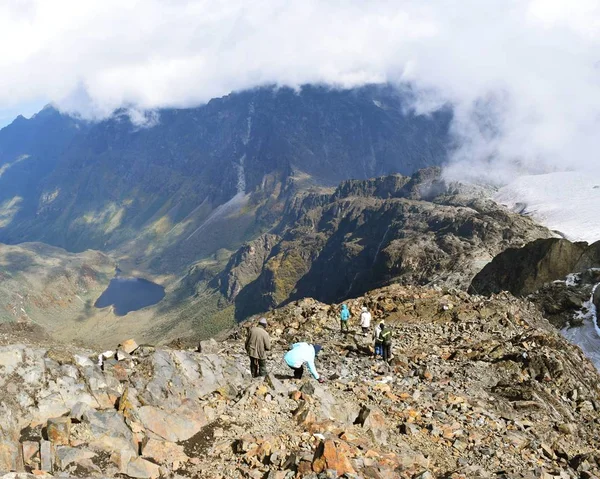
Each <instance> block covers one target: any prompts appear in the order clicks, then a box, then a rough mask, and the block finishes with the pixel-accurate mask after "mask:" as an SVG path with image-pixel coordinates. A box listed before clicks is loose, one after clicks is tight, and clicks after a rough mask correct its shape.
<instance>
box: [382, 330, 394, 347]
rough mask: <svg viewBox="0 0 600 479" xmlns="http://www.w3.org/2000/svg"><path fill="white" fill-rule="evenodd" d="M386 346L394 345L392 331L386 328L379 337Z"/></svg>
mask: <svg viewBox="0 0 600 479" xmlns="http://www.w3.org/2000/svg"><path fill="white" fill-rule="evenodd" d="M379 337H380V338H381V340H382V341H383V343H384V344H391V343H392V330H391V329H389V328H384V329H382V330H381V334H380V335H379Z"/></svg>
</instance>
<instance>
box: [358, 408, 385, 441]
mask: <svg viewBox="0 0 600 479" xmlns="http://www.w3.org/2000/svg"><path fill="white" fill-rule="evenodd" d="M356 423H357V424H360V425H361V426H362V427H364V428H365V429H366V430H368V431H369V432H370V433H371V434H372V435H373V437H374V438H375V440H376V441H377V442H379V443H380V444H387V440H388V430H387V425H386V419H385V416H384V415H383V413H382V412H381V411H379V410H377V409H374V408H370V407H367V406H363V408H362V409H361V410H360V413H359V415H358V418H357V419H356Z"/></svg>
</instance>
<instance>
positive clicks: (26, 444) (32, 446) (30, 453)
mask: <svg viewBox="0 0 600 479" xmlns="http://www.w3.org/2000/svg"><path fill="white" fill-rule="evenodd" d="M22 449H23V462H24V463H25V464H27V465H29V466H32V465H34V464H39V460H40V458H39V456H40V443H39V442H37V441H23V443H22Z"/></svg>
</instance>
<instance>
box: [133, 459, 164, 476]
mask: <svg viewBox="0 0 600 479" xmlns="http://www.w3.org/2000/svg"><path fill="white" fill-rule="evenodd" d="M126 474H127V475H128V476H130V477H136V478H139V479H155V478H157V477H159V476H160V467H159V466H158V465H157V464H154V463H153V462H150V461H147V460H146V459H142V458H141V457H138V458H136V459H134V460H132V461H130V462H129V464H128V465H127V473H126Z"/></svg>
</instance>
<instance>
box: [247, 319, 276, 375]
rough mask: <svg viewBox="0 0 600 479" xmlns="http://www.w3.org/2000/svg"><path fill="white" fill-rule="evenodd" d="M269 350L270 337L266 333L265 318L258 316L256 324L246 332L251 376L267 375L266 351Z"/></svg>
mask: <svg viewBox="0 0 600 479" xmlns="http://www.w3.org/2000/svg"><path fill="white" fill-rule="evenodd" d="M270 350H271V338H270V337H269V333H267V320H266V319H265V318H260V319H259V320H258V326H254V327H252V328H251V329H250V331H249V332H248V338H247V339H246V352H247V353H248V356H250V372H251V373H252V377H253V378H256V377H258V376H266V375H267V351H270Z"/></svg>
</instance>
